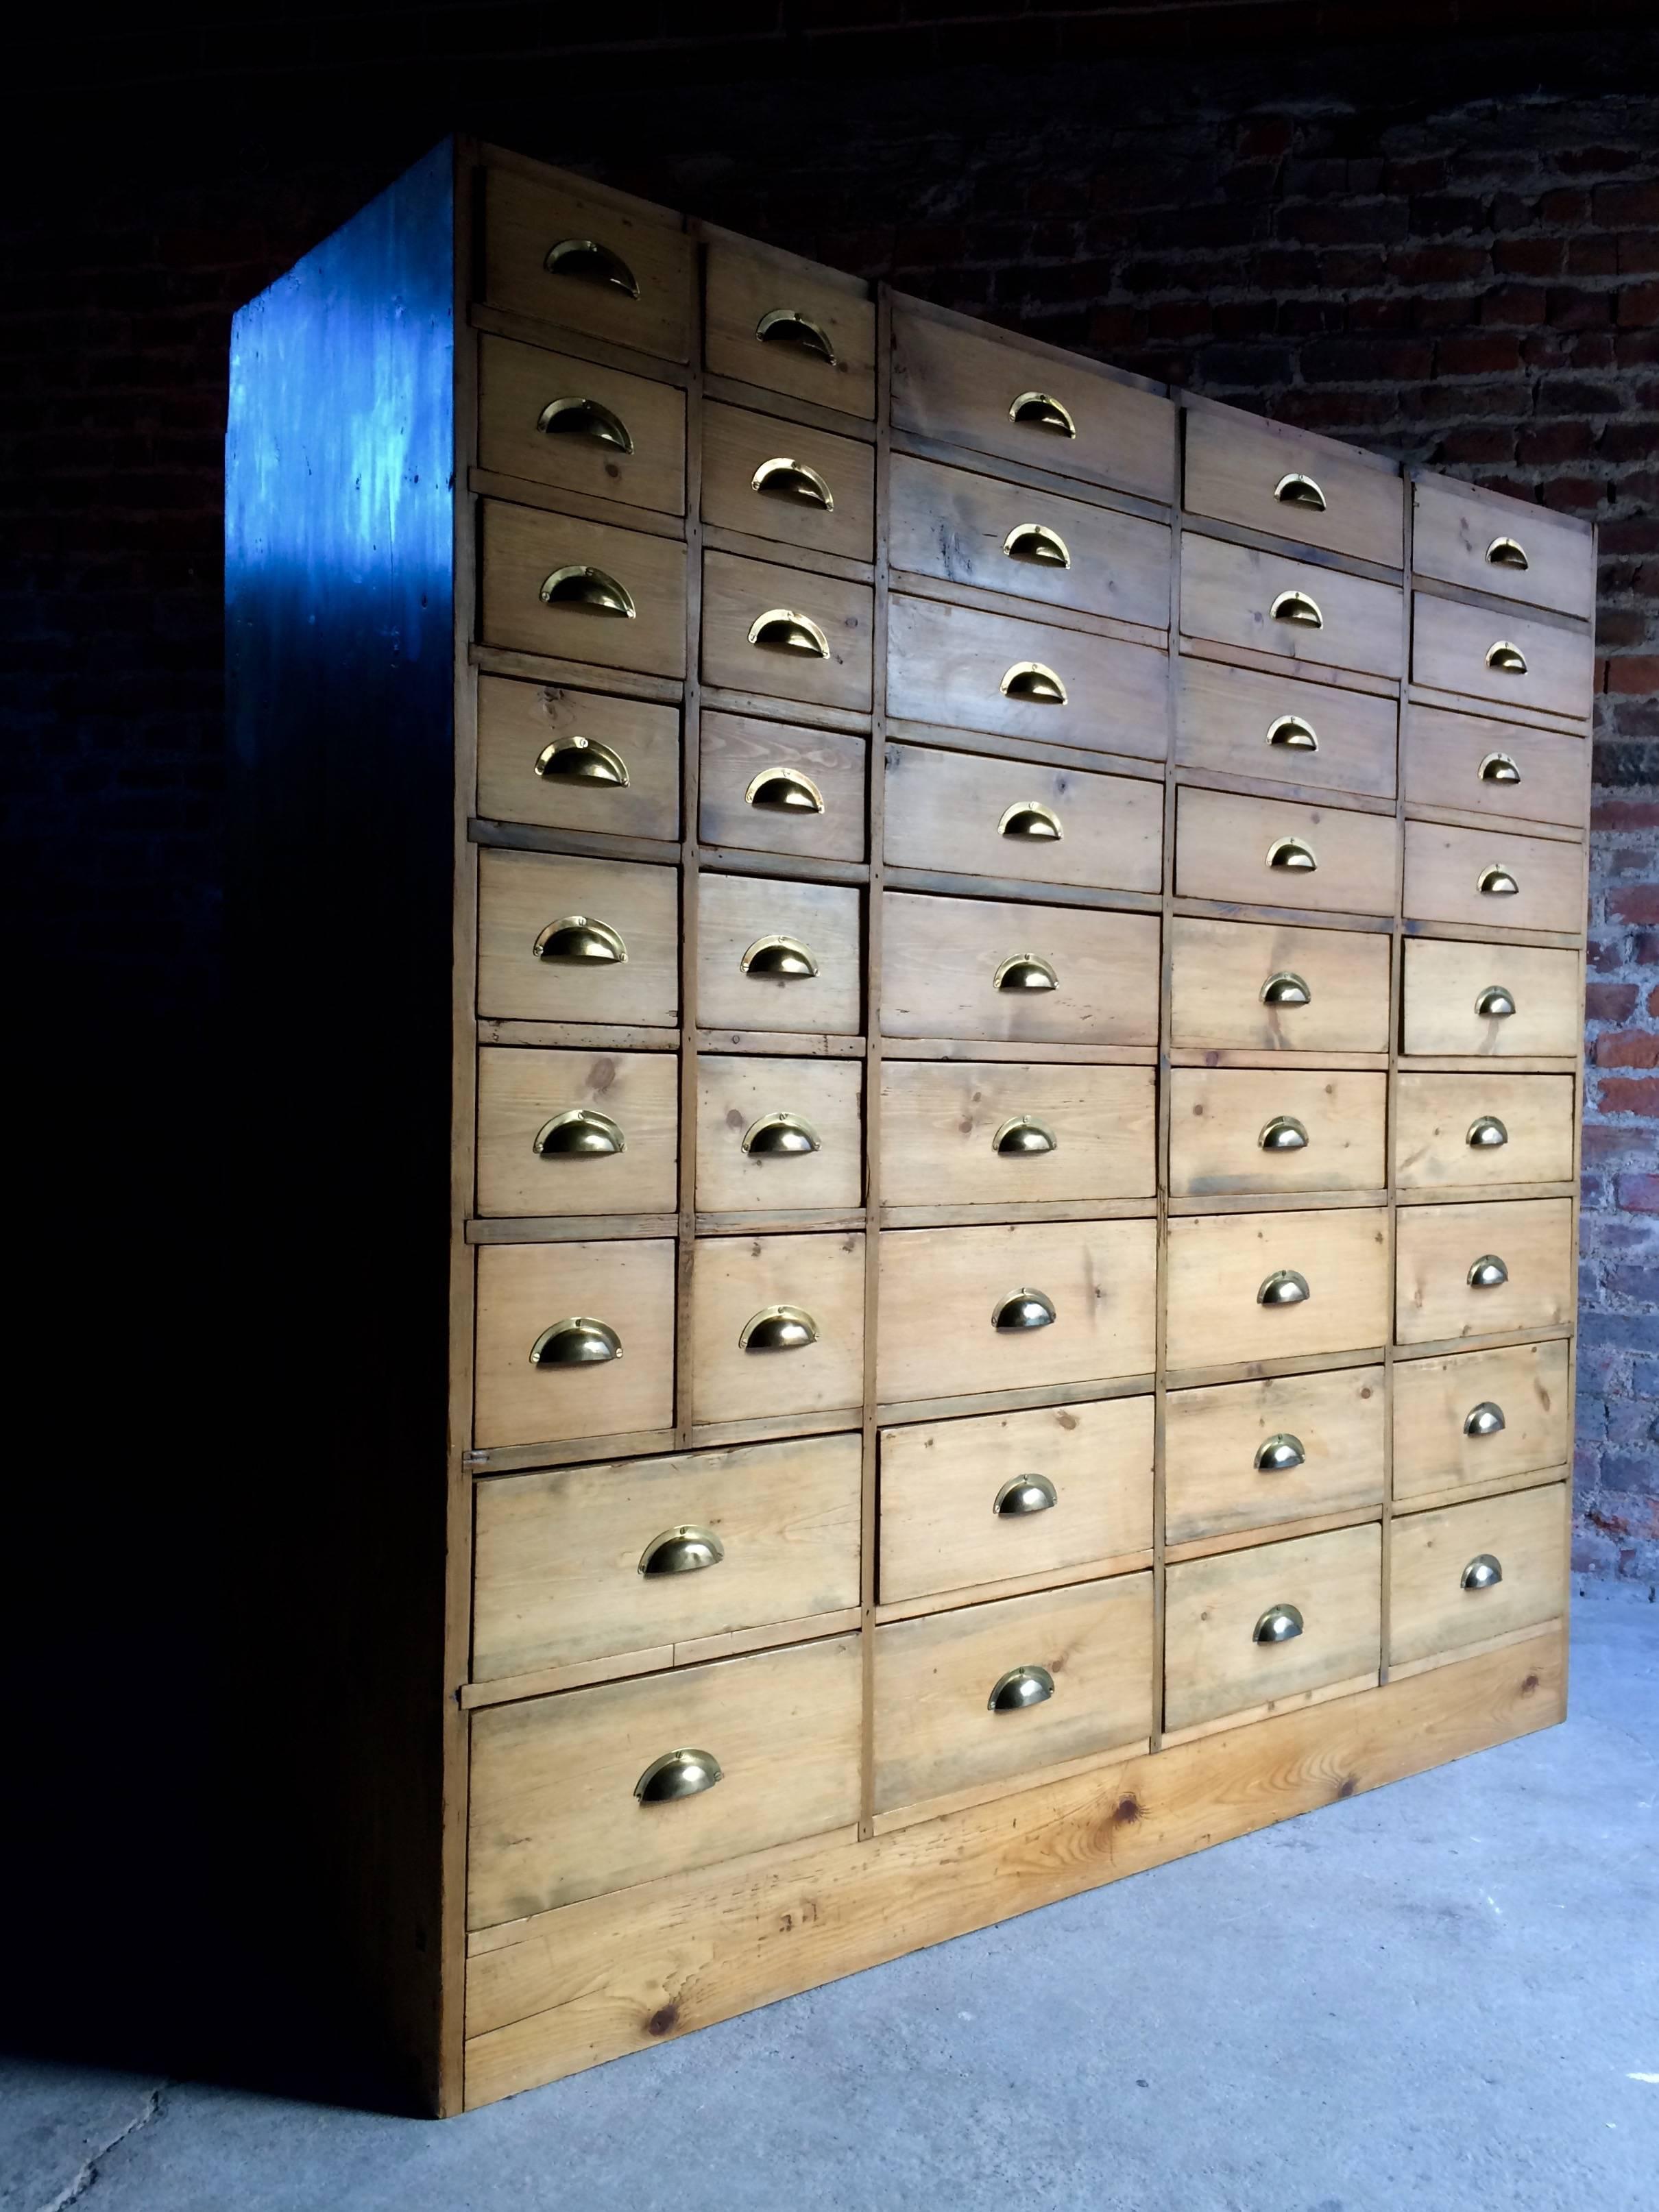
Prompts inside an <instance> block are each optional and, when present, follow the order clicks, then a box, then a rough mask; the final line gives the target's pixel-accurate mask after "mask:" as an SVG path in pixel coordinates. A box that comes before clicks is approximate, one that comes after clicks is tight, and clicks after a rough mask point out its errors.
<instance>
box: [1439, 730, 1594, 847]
mask: <svg viewBox="0 0 1659 2212" xmlns="http://www.w3.org/2000/svg"><path fill="white" fill-rule="evenodd" d="M1405 781H1406V804H1407V805H1408V806H1450V807H1455V808H1457V809H1458V810H1459V811H1461V812H1462V813H1465V814H1504V815H1518V816H1519V817H1521V818H1522V821H1526V822H1564V823H1569V824H1571V826H1572V827H1573V828H1575V829H1582V828H1583V826H1584V825H1585V824H1586V823H1588V822H1589V806H1590V749H1589V745H1588V744H1586V743H1585V741H1584V739H1583V738H1573V737H1568V736H1567V735H1566V734H1565V732H1561V733H1559V734H1558V733H1556V732H1553V731H1549V730H1534V729H1528V727H1527V726H1525V725H1524V724H1523V723H1520V722H1491V721H1487V720H1485V719H1484V718H1483V717H1481V716H1480V715H1473V714H1446V713H1443V711H1442V710H1441V709H1440V708H1437V707H1407V709H1406V745H1405Z"/></svg>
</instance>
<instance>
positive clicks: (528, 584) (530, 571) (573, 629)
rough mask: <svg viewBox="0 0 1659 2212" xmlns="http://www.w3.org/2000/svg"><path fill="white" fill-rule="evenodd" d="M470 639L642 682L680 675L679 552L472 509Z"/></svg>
mask: <svg viewBox="0 0 1659 2212" xmlns="http://www.w3.org/2000/svg"><path fill="white" fill-rule="evenodd" d="M478 505H479V511H480V516H481V520H482V526H483V562H482V564H481V569H480V590H479V610H480V615H479V635H480V636H481V637H482V639H483V642H484V643H485V644H486V645H502V646H507V647H511V648H512V649H513V651H515V652H518V653H551V654H553V655H555V656H556V657H557V658H559V659H564V660H582V661H588V662H591V663H592V664H593V665H596V666H599V667H603V668H631V669H634V670H635V671H638V672H639V673H640V674H641V675H646V676H675V677H679V676H684V673H685V548H684V545H683V544H681V543H680V541H679V540H678V538H655V537H649V536H647V534H646V532H643V531H640V530H615V529H612V528H611V526H610V524H608V523H604V522H584V521H582V520H580V519H579V518H576V517H574V516H571V515H565V514H550V513H547V512H546V510H545V509H544V508H541V507H508V506H507V505H505V504H504V503H503V502H502V501H500V500H494V499H486V500H481V501H479V502H478Z"/></svg>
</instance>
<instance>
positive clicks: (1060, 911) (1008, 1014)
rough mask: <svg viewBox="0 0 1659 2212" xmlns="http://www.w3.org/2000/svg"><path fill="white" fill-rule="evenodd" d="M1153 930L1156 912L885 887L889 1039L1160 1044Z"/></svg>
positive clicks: (884, 999)
mask: <svg viewBox="0 0 1659 2212" xmlns="http://www.w3.org/2000/svg"><path fill="white" fill-rule="evenodd" d="M1045 975H1046V976H1047V977H1048V979H1050V980H1048V982H1047V983H1046V984H1045V982H1044V976H1045ZM881 1025H882V1028H883V1029H884V1030H885V1032H886V1033H887V1035H888V1036H915V1037H987V1038H1000V1039H1004V1040H1008V1041H1012V1042H1019V1043H1034V1044H1035V1043H1048V1044H1152V1043H1155V1042H1157V1039H1158V921H1157V918H1156V917H1155V916H1154V915H1139V914H1102V913H1094V912H1090V911H1089V910H1088V909H1086V908H1080V907H1050V906H1026V905H1013V904H1007V903H1003V902H998V901H995V900H992V899H951V898H925V897H921V896H916V895H915V894H913V893H911V892H908V891H888V892H887V893H886V894H885V895H884V902H883V941H882V964H881Z"/></svg>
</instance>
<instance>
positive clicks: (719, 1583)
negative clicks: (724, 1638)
mask: <svg viewBox="0 0 1659 2212" xmlns="http://www.w3.org/2000/svg"><path fill="white" fill-rule="evenodd" d="M861 1456H862V1455H861V1451H860V1443H859V1439H858V1437H855V1436H842V1437H800V1438H799V1439H798V1440H795V1441H792V1442H790V1443H776V1444H744V1445H740V1446H738V1447H736V1448H734V1449H732V1450H730V1451H706V1452H677V1453H675V1454H674V1455H673V1456H672V1457H671V1458H666V1459H635V1460H617V1461H613V1462H610V1463H609V1464H608V1465H605V1466H602V1467H570V1468H556V1469H553V1470H551V1471H550V1472H547V1473H540V1474H513V1475H501V1476H498V1477H496V1478H495V1479H494V1480H491V1481H489V1482H481V1483H480V1484H479V1485H478V1492H477V1499H478V1504H477V1534H476V1541H475V1545H474V1550H473V1627H472V1679H473V1680H474V1681H475V1682H493V1681H499V1680H501V1678H502V1677H503V1676H504V1675H511V1674H529V1673H531V1672H532V1669H535V1668H541V1667H559V1666H564V1665H568V1664H570V1663H573V1662H576V1661H579V1660H583V1659H599V1658H605V1657H607V1656H611V1654H613V1653H617V1652H624V1651H648V1650H653V1649H656V1648H660V1647H661V1646H663V1645H665V1644H683V1643H688V1642H690V1640H691V1639H692V1638H696V1637H701V1636H719V1635H723V1634H724V1633H726V1631H728V1630H730V1629H742V1628H758V1627H762V1626H767V1625H769V1624H770V1623H771V1622H774V1621H793V1620H809V1619H810V1618H811V1616H812V1615H813V1614H814V1613H833V1612H836V1611H838V1610H839V1609H840V1608H841V1607H843V1606H852V1605H856V1604H857V1603H858V1601H859V1481H860V1460H861Z"/></svg>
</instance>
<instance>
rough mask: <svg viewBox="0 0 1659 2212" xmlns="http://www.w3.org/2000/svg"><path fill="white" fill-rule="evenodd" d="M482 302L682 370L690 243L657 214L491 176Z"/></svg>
mask: <svg viewBox="0 0 1659 2212" xmlns="http://www.w3.org/2000/svg"><path fill="white" fill-rule="evenodd" d="M484 297H485V298H486V299H487V300H488V301H489V303H490V305H491V306H492V307H506V308H508V309H510V310H511V311H512V312H513V313H515V314H520V315H534V316H535V317H536V318H537V319H538V320H539V321H541V322H546V323H558V324H562V325H563V326H564V327H565V328H566V329H568V330H573V331H586V333H587V334H588V336H589V337H599V338H609V339H611V340H612V341H613V343H616V344H617V345H625V346H634V347H635V348H636V349H638V350H639V351H640V352H641V353H652V354H658V355H659V356H661V357H662V358H663V359H664V360H665V361H684V360H685V359H686V358H687V357H688V356H689V353H690V344H689V336H690V327H691V241H690V239H689V238H687V237H686V236H685V234H684V232H683V231H681V230H680V229H679V228H678V226H677V225H671V223H669V222H663V221H660V220H657V219H655V217H654V211H647V210H644V209H643V208H640V210H639V211H638V212H635V211H634V210H632V209H625V208H623V207H620V206H618V205H617V204H615V203H614V202H612V201H610V200H607V199H601V198H599V197H594V198H592V199H589V198H587V197H586V196H585V195H584V194H582V193H580V192H577V191H572V190H571V189H570V187H569V186H568V185H562V184H544V183H542V182H540V181H537V182H535V183H532V181H531V180H530V179H529V178H527V177H516V176H513V174H512V173H510V172H509V171H507V170H505V169H491V170H490V171H489V174H488V177H487V179H486V182H485V185H484Z"/></svg>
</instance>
